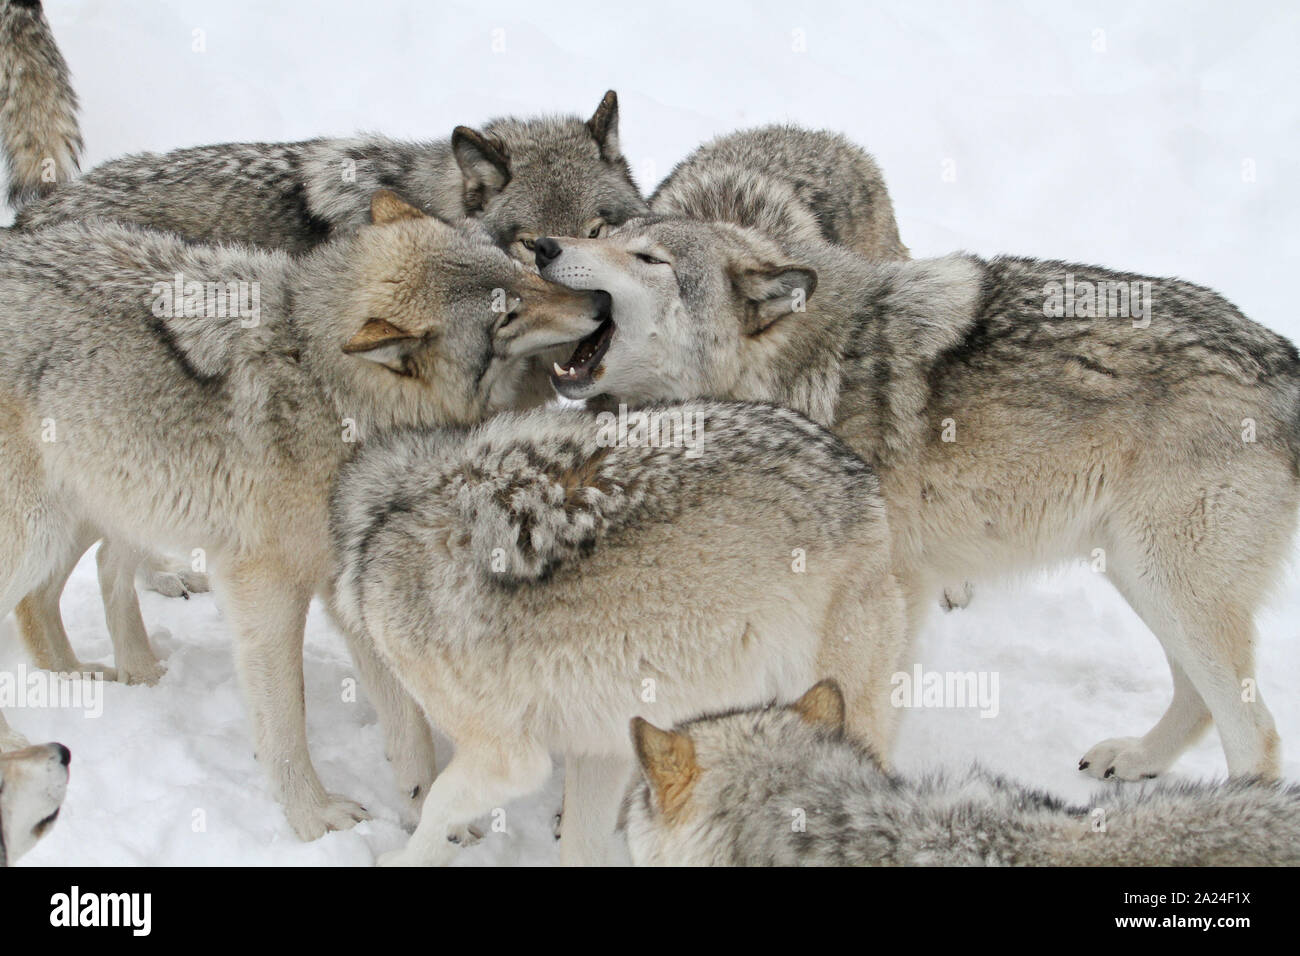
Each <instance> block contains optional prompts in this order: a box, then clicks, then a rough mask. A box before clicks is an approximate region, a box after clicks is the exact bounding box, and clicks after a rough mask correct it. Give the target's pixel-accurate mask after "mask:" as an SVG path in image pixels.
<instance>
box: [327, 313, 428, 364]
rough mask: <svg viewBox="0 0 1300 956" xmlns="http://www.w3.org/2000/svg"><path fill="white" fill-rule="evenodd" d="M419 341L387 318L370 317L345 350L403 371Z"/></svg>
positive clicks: (350, 353)
mask: <svg viewBox="0 0 1300 956" xmlns="http://www.w3.org/2000/svg"><path fill="white" fill-rule="evenodd" d="M419 343H420V339H419V338H418V337H417V336H414V335H411V334H410V333H409V332H404V331H402V330H401V329H399V328H398V327H397V326H395V325H393V324H392V323H391V322H389V321H387V320H386V319H368V320H367V321H366V324H365V325H363V326H361V329H360V330H359V331H358V332H357V334H356V335H354V336H352V338H350V339H349V340H348V342H347V344H346V345H344V346H343V351H344V352H346V353H347V354H348V355H355V356H357V357H358V358H363V359H368V360H369V361H371V362H376V363H378V364H380V365H383V366H384V367H386V368H390V369H392V370H393V371H394V372H401V371H404V370H405V368H406V359H407V357H408V356H410V354H411V352H412V351H414V349H415V347H416V346H417V345H419Z"/></svg>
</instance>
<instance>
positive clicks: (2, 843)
mask: <svg viewBox="0 0 1300 956" xmlns="http://www.w3.org/2000/svg"><path fill="white" fill-rule="evenodd" d="M71 760H72V754H71V753H70V752H69V751H68V748H67V747H65V746H63V745H62V744H42V745H41V746H39V747H28V748H27V749H25V750H14V751H11V752H10V753H4V754H0V867H4V866H8V865H10V864H12V863H14V862H15V861H16V860H17V859H18V858H19V857H20V856H22V855H23V854H24V853H26V852H27V851H28V850H30V849H31V848H32V847H34V846H35V845H36V844H37V842H38V841H39V840H40V839H41V837H43V836H45V834H47V833H49V832H50V828H51V827H53V826H54V821H55V820H57V819H58V816H59V808H60V807H62V806H63V795H64V793H65V792H66V791H67V789H68V764H69V763H70V762H71Z"/></svg>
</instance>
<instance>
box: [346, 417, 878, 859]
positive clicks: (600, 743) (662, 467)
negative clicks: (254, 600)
mask: <svg viewBox="0 0 1300 956" xmlns="http://www.w3.org/2000/svg"><path fill="white" fill-rule="evenodd" d="M654 411H657V412H660V413H667V414H676V415H678V416H679V417H680V416H694V415H697V414H698V415H699V416H702V419H703V422H704V435H703V444H702V454H701V455H700V456H699V457H697V458H692V457H690V456H688V455H687V454H685V451H684V449H682V448H680V447H671V446H661V447H642V446H637V445H634V444H617V443H609V442H607V441H605V440H604V439H602V427H603V425H602V422H603V421H605V419H603V418H602V417H600V416H596V415H593V414H592V413H591V412H589V411H585V410H572V409H570V410H557V409H548V410H535V411H532V412H527V413H522V414H521V413H508V414H504V415H499V416H497V417H496V418H494V419H492V420H491V421H490V422H488V423H486V424H484V425H481V426H479V427H477V428H475V429H474V430H472V431H469V432H455V431H445V430H444V431H441V432H430V431H408V432H402V433H398V434H391V435H389V436H387V437H385V438H384V439H383V440H381V441H377V442H374V443H372V444H370V445H369V446H368V447H367V448H366V449H365V450H364V451H363V452H362V454H360V455H359V456H358V458H357V459H356V460H355V461H354V462H352V463H350V464H349V465H348V466H347V467H346V468H345V469H344V470H343V472H342V473H341V475H340V478H339V481H338V484H337V487H336V490H335V493H334V497H333V504H332V528H333V534H334V542H335V553H336V555H337V570H336V585H335V589H334V594H335V606H336V613H337V615H338V617H339V619H340V620H341V621H342V622H343V624H344V626H345V627H346V628H347V630H348V631H349V633H352V634H354V635H359V634H364V635H365V636H366V638H367V639H368V640H369V641H370V642H372V643H373V646H374V647H375V648H376V649H377V652H378V653H379V654H380V655H382V656H383V658H384V659H385V660H386V661H387V662H388V663H389V665H390V667H391V668H392V669H393V672H394V673H395V674H396V675H397V676H398V677H399V679H400V680H401V681H402V682H403V684H404V686H405V687H406V688H407V690H408V691H409V692H410V693H411V695H412V696H413V697H414V698H415V699H416V700H417V701H418V702H419V703H420V705H421V707H422V708H423V709H424V711H425V712H426V713H427V714H428V716H429V719H430V720H431V721H432V722H433V723H434V725H435V726H437V727H438V728H439V729H440V730H441V731H443V732H444V733H446V734H447V735H448V736H449V737H450V738H451V739H452V740H453V741H454V742H455V744H456V757H455V759H454V760H453V762H452V763H451V764H450V765H449V766H448V767H447V768H446V769H445V770H444V771H443V773H442V774H441V775H439V777H438V779H437V780H436V781H434V785H433V789H432V790H431V791H430V794H429V797H428V798H427V800H426V802H425V805H424V812H423V816H422V819H421V823H420V826H419V828H418V829H417V831H416V834H415V836H414V837H413V838H412V840H411V843H410V845H409V846H408V847H407V848H406V849H405V850H403V851H401V852H400V853H398V854H396V855H394V856H393V857H391V858H389V859H388V860H386V861H385V862H389V863H402V864H429V863H439V862H446V861H447V860H448V859H449V857H450V856H451V855H453V853H454V848H452V847H450V846H449V845H448V843H447V841H446V839H445V835H446V833H447V831H448V828H449V827H452V826H456V825H460V824H465V823H468V822H469V821H471V820H473V819H474V818H475V817H477V816H479V815H480V814H482V813H485V812H487V811H489V810H490V809H492V808H493V807H494V806H501V805H503V801H506V800H510V799H514V798H516V797H518V796H522V795H523V794H526V793H529V792H531V791H532V790H534V789H536V788H537V787H539V786H540V785H541V784H542V783H543V782H544V781H545V779H546V770H547V768H548V767H549V766H550V755H551V754H552V753H556V752H562V753H565V754H566V755H567V756H566V785H565V786H566V792H565V813H564V828H565V834H564V841H563V852H564V855H565V859H566V861H568V862H577V861H579V860H583V861H586V862H590V861H591V860H590V858H584V857H583V856H582V852H583V850H584V848H590V847H593V846H598V845H599V843H600V841H601V840H602V839H604V840H608V838H609V836H610V835H611V834H612V831H613V823H614V815H615V812H616V809H617V804H618V799H619V797H620V796H621V793H622V790H623V788H624V787H625V786H626V782H627V779H628V771H629V770H630V759H631V754H630V751H629V748H628V746H627V737H626V731H625V728H626V724H627V720H628V719H629V718H630V717H632V716H634V715H638V714H640V715H643V716H647V717H664V718H667V719H678V718H681V717H685V716H687V715H689V714H691V713H693V712H698V711H699V710H700V709H703V708H707V707H712V706H718V705H719V704H722V703H726V704H735V705H738V706H739V705H742V704H748V703H753V702H756V701H758V700H762V699H764V698H765V695H767V694H770V693H772V692H773V690H772V689H774V688H777V687H780V688H792V687H797V686H799V684H800V682H801V681H806V680H808V679H809V678H811V677H812V676H815V675H818V674H821V673H833V674H836V675H839V676H840V677H841V679H843V680H844V681H845V685H846V686H851V687H853V688H854V689H855V697H854V698H853V699H852V700H850V702H849V703H850V717H849V720H850V725H851V726H852V728H853V731H854V732H855V733H857V734H859V735H860V736H862V737H863V738H871V739H877V738H887V737H888V735H889V728H890V726H891V725H892V721H893V718H894V716H895V714H896V711H894V710H893V709H891V708H889V707H888V706H887V697H888V676H889V674H890V673H892V672H893V670H894V669H895V668H896V666H897V656H898V647H897V641H898V640H899V639H900V638H901V636H902V629H901V617H900V613H901V606H900V605H899V603H898V596H897V593H896V591H895V590H894V585H893V581H892V579H891V578H890V577H889V575H888V573H887V572H885V570H884V569H885V568H886V566H887V564H888V556H887V554H886V553H885V551H884V550H883V548H882V546H883V544H884V542H885V540H886V539H887V535H888V531H887V528H886V526H885V522H884V514H883V510H882V508H881V503H880V501H879V499H878V498H877V496H876V481H875V478H874V476H873V475H872V474H871V472H870V470H869V469H868V468H867V467H866V466H865V464H864V463H863V462H862V461H861V460H860V459H859V458H858V457H857V456H856V455H854V454H853V453H852V452H850V451H849V449H848V448H847V447H846V446H845V445H844V444H843V443H842V442H840V441H839V440H838V439H836V438H835V437H834V436H832V435H831V434H829V433H828V432H825V431H823V430H822V429H820V428H818V427H817V426H815V425H813V424H812V423H811V422H809V421H807V419H805V418H803V417H802V416H800V415H798V414H796V413H794V412H791V411H789V410H786V409H779V408H772V407H769V406H763V405H723V404H718V403H711V402H697V403H688V404H686V405H683V406H670V407H666V408H657V409H654ZM796 548H797V549H802V550H803V552H804V553H805V554H806V559H807V567H806V570H805V569H800V568H798V567H795V566H794V564H795V562H792V558H793V557H794V551H793V549H796ZM848 634H852V635H853V637H852V640H846V637H845V635H848ZM647 688H650V690H651V691H652V692H651V693H647ZM877 690H879V691H880V693H875V691H877ZM787 692H789V691H787ZM882 701H884V702H885V703H884V705H883V706H882V704H881V702H882ZM596 766H599V767H601V770H600V771H599V772H598V773H597V772H595V771H594V770H593V768H594V767H596ZM597 780H598V781H599V783H596V782H594V781H597ZM578 781H581V782H578Z"/></svg>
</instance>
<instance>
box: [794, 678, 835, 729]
mask: <svg viewBox="0 0 1300 956" xmlns="http://www.w3.org/2000/svg"><path fill="white" fill-rule="evenodd" d="M791 706H793V707H794V710H795V713H797V714H798V715H799V716H800V717H801V718H803V720H804V722H805V723H809V724H812V725H813V726H814V727H821V728H824V729H826V730H843V729H844V694H843V693H841V692H840V685H839V684H837V683H835V681H833V680H824V681H821V682H820V683H817V684H814V685H813V686H812V688H811V689H810V690H809V691H808V692H807V693H806V694H804V695H803V696H802V697H800V698H799V699H798V700H797V701H795V702H794V704H793V705H791Z"/></svg>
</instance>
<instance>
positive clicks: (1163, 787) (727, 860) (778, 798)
mask: <svg viewBox="0 0 1300 956" xmlns="http://www.w3.org/2000/svg"><path fill="white" fill-rule="evenodd" d="M632 738H633V742H634V746H635V748H636V754H637V760H638V763H639V770H640V774H639V775H638V778H637V780H636V781H635V783H634V784H633V786H632V787H631V789H630V790H629V792H628V795H627V799H626V801H625V802H624V806H623V813H622V818H621V821H620V822H621V826H622V829H623V830H624V831H625V833H626V835H627V843H628V849H629V850H630V852H631V854H632V860H633V862H634V863H636V864H638V865H641V866H1300V787H1294V786H1291V787H1284V786H1281V785H1278V784H1269V783H1262V782H1253V781H1238V782H1235V783H1230V784H1227V785H1220V784H1187V783H1178V784H1160V785H1156V786H1154V787H1153V788H1152V789H1149V790H1146V791H1144V792H1141V793H1137V794H1123V795H1117V796H1108V797H1106V798H1105V799H1103V800H1101V801H1100V802H1099V803H1098V805H1096V806H1093V807H1074V806H1068V805H1066V804H1064V803H1062V802H1061V801H1059V800H1057V799H1055V798H1053V797H1051V796H1048V795H1047V794H1045V793H1041V792H1039V791H1037V790H1032V789H1030V788H1028V787H1024V786H1020V785H1018V784H1016V783H1013V782H1011V781H1008V780H1006V779H1004V778H1002V777H999V776H996V775H993V774H990V773H988V772H987V771H983V770H981V769H979V768H975V769H972V770H971V771H970V772H969V773H967V774H965V775H963V776H958V777H949V776H945V775H942V774H935V775H930V776H926V777H922V778H920V779H905V778H899V777H896V776H894V775H893V774H890V773H889V772H888V771H886V770H885V769H884V768H883V767H882V766H881V764H880V763H879V761H878V760H877V759H876V758H875V756H874V755H873V754H872V753H871V752H870V751H869V750H867V749H864V748H863V747H862V746H861V745H860V743H859V742H857V741H855V740H853V739H852V738H850V737H848V736H846V735H845V734H844V698H843V697H842V696H841V693H840V690H839V688H838V687H837V686H836V685H835V683H834V682H833V681H824V682H822V683H820V684H817V685H816V686H815V687H813V688H812V689H811V690H810V691H808V692H807V693H806V694H804V695H803V696H802V697H801V698H799V700H798V701H796V702H795V703H794V704H791V705H789V706H777V705H769V706H767V707H764V708H758V709H754V710H742V711H732V712H730V713H720V714H715V715H711V716H706V717H700V718H697V719H695V720H691V721H687V722H686V723H684V724H682V725H681V726H679V727H677V728H675V729H674V730H671V731H664V730H660V729H658V728H657V727H655V726H653V725H652V724H649V723H647V722H646V721H644V720H640V719H637V720H634V721H633V722H632Z"/></svg>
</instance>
